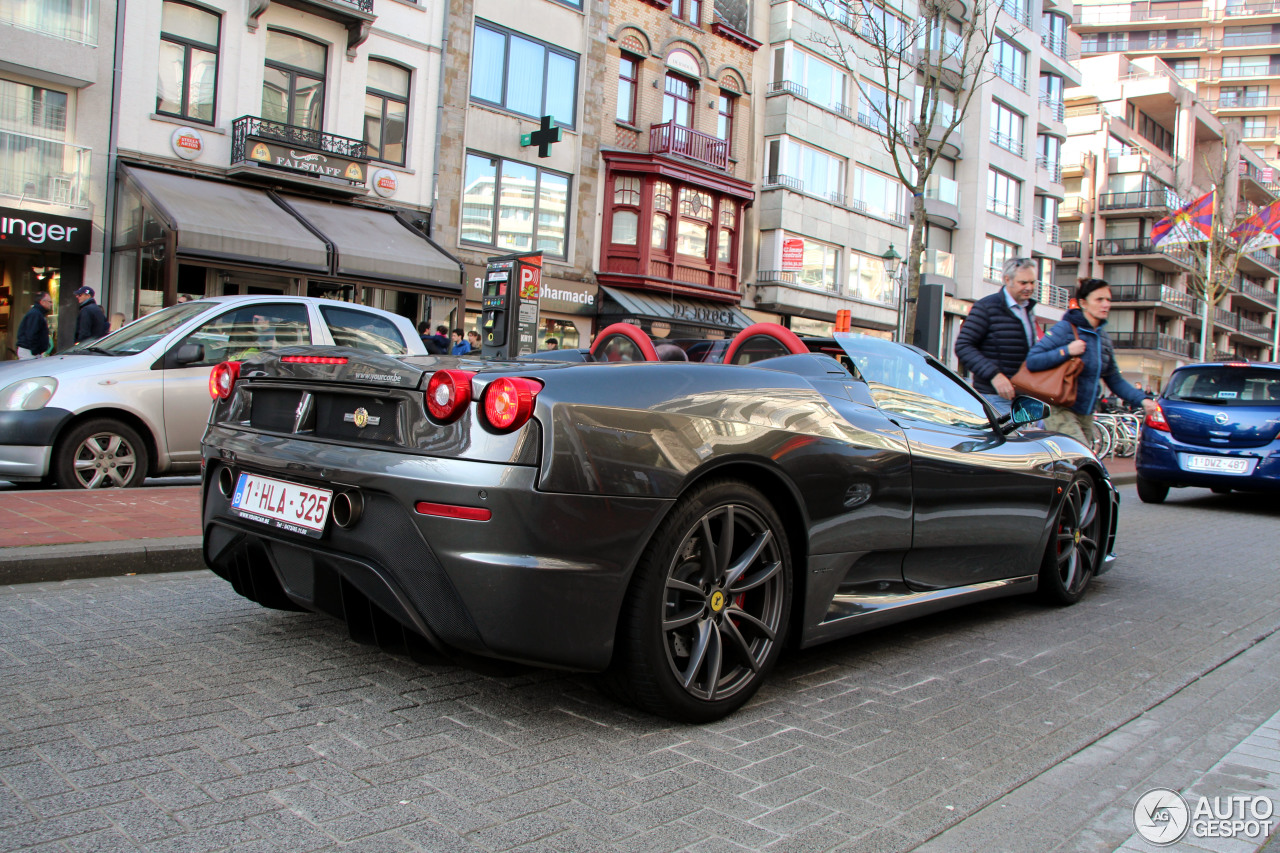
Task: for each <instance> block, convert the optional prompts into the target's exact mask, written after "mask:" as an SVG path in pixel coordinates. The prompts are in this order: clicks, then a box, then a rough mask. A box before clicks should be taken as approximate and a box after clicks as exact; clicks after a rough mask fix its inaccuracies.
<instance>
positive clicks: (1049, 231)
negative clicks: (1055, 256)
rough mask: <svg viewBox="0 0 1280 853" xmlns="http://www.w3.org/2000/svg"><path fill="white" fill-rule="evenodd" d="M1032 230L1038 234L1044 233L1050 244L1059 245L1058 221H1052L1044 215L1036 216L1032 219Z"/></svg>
mask: <svg viewBox="0 0 1280 853" xmlns="http://www.w3.org/2000/svg"><path fill="white" fill-rule="evenodd" d="M1031 230H1033V231H1035V232H1036V233H1037V234H1041V235H1043V236H1044V238H1045V239H1046V240H1048V241H1049V245H1051V246H1056V245H1058V243H1059V240H1058V225H1057V223H1056V222H1055V223H1051V222H1049V220H1047V219H1044V218H1043V217H1040V216H1034V217H1032V219H1031Z"/></svg>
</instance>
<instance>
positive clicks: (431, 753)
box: [0, 487, 1280, 853]
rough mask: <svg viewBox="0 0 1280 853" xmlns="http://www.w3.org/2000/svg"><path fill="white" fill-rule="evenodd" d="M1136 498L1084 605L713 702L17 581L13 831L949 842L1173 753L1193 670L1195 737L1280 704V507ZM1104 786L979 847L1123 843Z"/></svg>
mask: <svg viewBox="0 0 1280 853" xmlns="http://www.w3.org/2000/svg"><path fill="white" fill-rule="evenodd" d="M1122 492H1123V495H1124V506H1123V509H1122V522H1121V530H1120V540H1119V551H1120V554H1121V557H1120V560H1119V562H1118V564H1117V565H1116V567H1115V569H1114V570H1113V571H1112V572H1111V573H1110V574H1109V575H1106V576H1105V577H1103V578H1102V579H1100V580H1099V581H1097V582H1095V585H1094V586H1093V588H1092V590H1091V592H1090V593H1089V595H1088V596H1087V597H1086V598H1085V599H1084V600H1083V601H1082V602H1081V603H1080V604H1079V605H1077V606H1075V607H1073V608H1067V609H1052V608H1045V607H1041V606H1039V605H1037V604H1035V603H1033V602H1030V601H1025V600H1012V601H1004V602H994V603H989V604H982V605H976V606H972V607H968V608H965V609H962V610H959V611H954V612H951V613H948V614H944V615H941V616H936V617H931V618H927V619H921V620H917V621H915V622H912V623H909V624H906V625H901V626H897V627H893V628H888V629H884V630H881V631H878V632H875V633H872V634H867V635H863V636H861V637H857V638H853V639H850V640H846V641H841V642H838V643H834V644H831V645H827V646H824V647H819V648H817V649H812V650H809V651H805V652H798V653H791V654H789V655H788V656H786V657H785V658H784V659H783V661H782V664H781V666H780V668H779V670H778V671H777V672H776V673H775V675H774V678H773V680H772V682H771V683H770V684H768V685H766V687H765V688H764V689H763V690H762V692H761V693H760V694H759V696H758V697H757V698H756V699H755V700H754V701H753V702H752V703H751V704H750V705H748V706H747V708H745V709H744V710H743V711H741V712H739V713H738V714H736V715H735V716H733V717H731V718H730V719H727V720H724V721H722V722H720V723H717V724H714V725H709V726H703V727H693V726H673V725H671V724H668V723H666V722H664V721H661V720H656V719H653V718H650V717H646V716H644V715H640V714H637V713H636V712H634V711H632V710H630V709H628V708H626V707H622V706H619V705H617V704H615V703H613V702H612V701H610V700H609V699H607V698H605V697H604V696H603V695H601V694H600V693H598V692H597V691H596V689H595V688H594V686H593V683H592V681H591V679H590V678H587V677H583V676H577V675H568V674H563V673H551V672H543V671H535V672H528V673H524V674H520V675H514V676H512V675H507V676H495V675H485V674H479V673H476V672H473V671H470V670H465V669H459V668H457V667H453V666H447V665H440V666H421V665H417V664H414V663H411V662H409V661H406V660H403V659H399V658H395V657H392V656H389V655H386V654H384V653H382V652H380V651H378V650H376V649H370V648H368V647H363V646H358V645H355V644H354V643H352V642H350V641H349V640H348V639H346V637H345V634H344V633H343V629H342V627H341V626H340V625H338V624H337V623H335V622H333V621H331V620H328V619H324V618H321V617H317V616H312V615H305V614H293V613H277V612H273V611H268V610H264V609H261V608H259V607H257V606H256V605H254V604H251V603H250V602H248V601H245V600H243V599H241V598H239V597H238V596H236V595H235V594H234V593H233V592H232V591H231V589H230V587H229V586H228V585H226V584H225V583H223V582H222V581H221V580H219V579H217V578H216V577H214V576H213V575H211V574H208V573H205V572H191V573H183V574H175V575H147V576H138V577H120V578H109V579H102V580H97V581H70V582H65V583H60V584H47V585H27V586H15V587H9V588H5V589H0V850H6V851H7V850H17V849H23V850H37V851H45V850H67V849H70V850H82V849H92V850H110V849H127V850H133V849H146V850H157V851H160V850H181V851H186V853H200V851H214V850H223V849H228V848H229V849H234V850H244V851H249V850H255V851H258V850H287V851H304V850H340V849H347V848H349V849H353V850H359V851H381V850H388V851H389V850H397V851H399V850H427V851H506V850H520V851H535V850H537V851H556V853H566V851H592V853H597V851H614V850H617V851H637V853H640V852H641V851H643V853H652V851H663V850H691V851H698V853H712V851H742V850H776V851H788V853H790V851H797V853H801V851H824V850H848V851H854V850H857V851H906V850H911V849H914V848H916V847H918V846H920V845H922V844H924V843H926V842H928V841H929V840H930V839H931V838H935V837H937V838H936V839H935V841H934V843H933V845H931V847H930V849H943V850H946V849H948V847H949V845H948V844H945V843H943V844H941V846H940V847H939V842H940V841H942V839H944V838H947V837H948V836H939V833H942V832H944V831H949V833H960V832H962V831H963V830H964V829H965V827H966V826H968V825H969V822H970V820H969V819H971V820H972V821H973V822H974V823H976V822H977V821H978V820H979V813H980V812H981V814H983V815H988V816H989V815H990V813H991V812H992V810H993V809H995V808H997V806H998V805H1000V804H1003V803H1005V802H1006V801H1011V800H1010V797H1012V796H1013V795H1014V794H1016V793H1017V792H1018V791H1025V790H1029V789H1030V788H1031V787H1033V786H1034V785H1036V784H1037V780H1042V779H1045V778H1047V774H1051V773H1052V772H1055V770H1057V769H1060V768H1063V767H1066V766H1068V765H1070V764H1071V762H1072V761H1078V760H1079V758H1080V757H1081V756H1084V755H1092V754H1093V751H1095V750H1096V749H1097V746H1096V744H1098V743H1103V742H1107V741H1103V740H1100V739H1104V738H1107V737H1108V736H1110V737H1111V738H1115V737H1117V736H1118V734H1119V733H1121V732H1123V731H1128V730H1129V728H1128V727H1132V726H1133V725H1136V724H1138V723H1142V722H1144V721H1145V722H1148V723H1151V725H1148V726H1147V730H1146V734H1145V735H1144V737H1139V738H1137V739H1131V741H1132V742H1130V743H1129V745H1128V749H1129V750H1130V753H1129V754H1128V755H1127V756H1125V755H1121V756H1119V757H1117V758H1115V759H1113V760H1112V763H1113V764H1123V765H1125V766H1128V765H1135V766H1136V765H1137V764H1139V763H1140V760H1141V759H1148V764H1150V763H1151V761H1150V760H1149V759H1163V758H1164V757H1167V756H1169V755H1171V754H1172V753H1171V750H1172V749H1173V746H1172V739H1173V738H1175V737H1178V736H1179V735H1178V733H1177V732H1176V731H1173V730H1172V728H1170V730H1169V731H1168V732H1165V731H1164V730H1162V729H1161V728H1160V726H1159V724H1158V723H1156V722H1153V721H1158V720H1159V719H1161V712H1162V710H1164V711H1166V712H1167V711H1169V710H1170V709H1176V708H1177V707H1178V704H1177V703H1179V702H1182V701H1189V699H1188V697H1192V696H1193V694H1195V692H1196V691H1200V692H1202V693H1203V692H1212V693H1213V694H1214V695H1213V696H1212V697H1211V701H1210V700H1206V701H1203V702H1200V703H1199V704H1197V705H1196V707H1197V708H1198V710H1197V711H1196V714H1197V716H1195V717H1194V721H1195V727H1196V731H1204V732H1228V733H1232V732H1248V731H1250V730H1252V729H1253V728H1254V727H1256V726H1258V725H1259V724H1260V723H1262V722H1263V721H1265V720H1266V719H1267V718H1269V717H1271V716H1272V715H1273V714H1275V712H1276V710H1277V709H1280V666H1276V665H1273V663H1274V660H1280V653H1278V654H1276V655H1275V656H1274V658H1270V659H1267V660H1265V661H1262V663H1261V664H1259V665H1252V666H1248V665H1245V663H1246V662H1248V661H1254V660H1255V659H1256V658H1257V657H1258V656H1259V655H1263V654H1264V653H1266V654H1270V653H1271V650H1275V649H1280V636H1275V637H1273V635H1274V634H1276V629H1277V627H1280V549H1278V548H1277V544H1278V543H1280V537H1277V536H1276V530H1277V529H1280V525H1277V520H1280V501H1278V500H1274V499H1272V500H1262V499H1258V498H1255V497H1243V496H1226V497H1220V496H1213V495H1209V494H1208V493H1206V492H1175V493H1174V494H1173V495H1172V496H1171V498H1170V501H1169V502H1168V503H1167V504H1165V505H1163V506H1155V507H1151V506H1144V505H1142V504H1140V503H1139V502H1138V501H1137V498H1136V496H1135V495H1134V493H1133V489H1132V487H1125V488H1124V489H1122ZM1268 661H1271V663H1268ZM1215 679H1218V681H1215ZM1219 681H1220V682H1221V683H1223V684H1226V685H1228V688H1220V689H1213V685H1214V684H1217V683H1219ZM1166 715H1167V716H1172V715H1170V714H1166ZM1178 719H1183V720H1186V719H1188V718H1186V717H1185V716H1184V717H1178ZM1172 725H1173V724H1172V723H1171V724H1170V726H1172ZM1153 727H1154V728H1153ZM1182 736H1183V737H1185V733H1184V734H1183V735H1182ZM1235 737H1236V735H1234V734H1231V736H1230V737H1221V736H1219V737H1218V739H1217V740H1209V741H1207V742H1208V743H1209V745H1208V746H1206V747H1205V748H1203V749H1200V750H1199V751H1198V752H1195V753H1194V754H1187V753H1183V754H1181V755H1180V758H1179V761H1180V762H1181V764H1180V766H1181V765H1185V766H1184V767H1182V770H1184V771H1186V772H1187V773H1194V772H1203V771H1205V770H1207V769H1208V768H1209V767H1210V766H1211V765H1212V764H1213V763H1214V762H1215V761H1217V760H1218V758H1220V757H1221V756H1222V754H1223V753H1225V752H1226V751H1227V750H1228V749H1230V748H1231V747H1232V746H1234V743H1235V741H1234V738H1235ZM1197 763H1200V764H1203V767H1197V766H1195V765H1197ZM1100 772H1101V771H1100ZM1104 775H1105V774H1104ZM1144 781H1149V780H1144ZM1082 784H1084V783H1082ZM1090 784H1091V791H1092V793H1091V794H1090V795H1084V793H1083V792H1082V793H1081V795H1080V796H1064V797H1062V798H1061V802H1060V805H1059V806H1058V809H1057V811H1056V812H1055V813H1054V814H1053V815H1052V818H1053V820H1054V822H1055V826H1058V827H1059V828H1058V829H1056V830H1055V831H1054V833H1051V834H1049V835H1048V836H1047V840H1046V838H1045V837H1044V836H1042V837H1041V838H1040V839H1038V840H1037V841H1036V842H1035V843H1034V844H1032V845H1031V846H1028V844H1029V843H1030V842H1029V840H1028V838H1027V836H1026V835H1025V830H1024V829H1022V828H1020V827H1019V826H1018V825H1016V824H1015V823H1014V822H1010V824H1009V828H1008V830H1007V831H1005V830H1004V829H1003V828H1002V826H1001V824H1000V822H999V820H997V821H996V822H995V824H994V827H995V828H994V829H992V828H991V826H992V824H991V821H990V820H988V821H987V824H986V826H987V829H986V831H987V838H986V841H985V842H984V845H983V848H982V849H984V850H986V851H1002V850H1008V851H1027V850H1032V849H1034V850H1050V849H1063V850H1066V849H1071V850H1076V849H1080V850H1084V849H1088V850H1111V849H1114V848H1115V847H1117V846H1119V845H1121V844H1122V843H1124V842H1125V840H1126V838H1128V836H1129V835H1130V833H1132V831H1133V827H1132V825H1128V824H1127V823H1126V821H1123V820H1117V819H1115V818H1114V813H1115V810H1116V809H1117V808H1119V809H1121V810H1123V809H1124V808H1130V809H1131V808H1132V801H1133V799H1134V798H1136V796H1137V795H1138V794H1139V793H1141V790H1137V791H1133V790H1129V789H1127V788H1126V787H1125V784H1132V785H1137V784H1139V783H1138V782H1131V783H1125V784H1111V785H1110V786H1109V787H1110V789H1111V790H1109V791H1108V790H1106V789H1105V788H1104V789H1103V790H1102V793H1103V794H1104V795H1105V797H1104V799H1105V802H1104V801H1103V800H1100V798H1099V796H1098V793H1097V790H1095V789H1096V788H1097V784H1096V779H1095V780H1093V782H1092V783H1090ZM1170 784H1172V780H1171V781H1170ZM1011 792H1012V793H1011ZM1067 793H1068V794H1069V793H1070V792H1067ZM1221 793H1223V794H1224V795H1225V794H1231V793H1235V792H1234V791H1223V792H1221ZM1002 798H1004V799H1002ZM984 806H991V808H988V809H985V810H984ZM1108 809H1110V812H1108V813H1109V814H1112V817H1110V818H1108V819H1103V817H1104V814H1103V813H1104V812H1107V810H1108ZM952 849H955V848H952Z"/></svg>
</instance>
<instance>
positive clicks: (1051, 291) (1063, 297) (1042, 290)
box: [1036, 281, 1071, 311]
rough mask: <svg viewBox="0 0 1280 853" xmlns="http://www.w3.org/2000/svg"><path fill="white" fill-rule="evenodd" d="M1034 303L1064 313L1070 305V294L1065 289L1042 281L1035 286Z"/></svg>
mask: <svg viewBox="0 0 1280 853" xmlns="http://www.w3.org/2000/svg"><path fill="white" fill-rule="evenodd" d="M1036 301H1037V302H1039V303H1040V304H1041V305H1047V306H1049V307H1051V308H1061V309H1062V310H1063V311H1066V310H1067V306H1069V305H1070V304H1071V293H1070V292H1069V291H1068V290H1067V289H1066V288H1065V287H1058V286H1057V285H1056V284H1049V282H1047V281H1042V282H1039V283H1037V285H1036Z"/></svg>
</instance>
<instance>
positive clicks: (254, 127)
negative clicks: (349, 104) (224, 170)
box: [231, 116, 369, 163]
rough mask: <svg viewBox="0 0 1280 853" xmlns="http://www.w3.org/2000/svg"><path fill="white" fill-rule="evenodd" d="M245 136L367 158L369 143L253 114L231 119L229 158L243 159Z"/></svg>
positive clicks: (339, 154) (246, 137) (356, 158)
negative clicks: (232, 120) (269, 119)
mask: <svg viewBox="0 0 1280 853" xmlns="http://www.w3.org/2000/svg"><path fill="white" fill-rule="evenodd" d="M249 137H255V138H257V139H265V140H267V141H268V142H279V143H281V144H283V145H290V146H294V147H296V148H306V149H307V150H309V151H320V152H323V153H325V154H334V155H337V156H339V157H348V158H350V159H352V160H368V159H369V146H367V145H366V144H365V143H363V142H361V141H360V140H358V139H349V138H347V137H345V136H337V135H335V134H332V133H325V132H324V131H320V130H313V129H312V128H309V127H298V126H297V125H293V124H284V123H283V122H278V121H268V120H267V119H263V118H258V117H257V116H241V117H240V118H238V119H236V120H235V121H234V122H232V123H231V162H232V163H238V162H241V161H243V160H245V159H247V152H246V151H245V147H246V145H245V143H246V142H247V140H248V139H249Z"/></svg>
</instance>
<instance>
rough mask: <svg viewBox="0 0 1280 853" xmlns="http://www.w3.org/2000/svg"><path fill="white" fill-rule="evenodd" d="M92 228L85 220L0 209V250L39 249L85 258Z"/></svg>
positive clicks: (88, 221)
mask: <svg viewBox="0 0 1280 853" xmlns="http://www.w3.org/2000/svg"><path fill="white" fill-rule="evenodd" d="M92 227H93V223H92V222H91V221H90V220H88V219H74V218H72V217H70V216H52V215H50V214H48V213H39V212H37V211H33V210H14V209H13V208H10V207H0V249H40V250H41V251H45V252H74V253H75V254H78V255H87V254H89V232H90V230H91V229H92Z"/></svg>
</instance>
